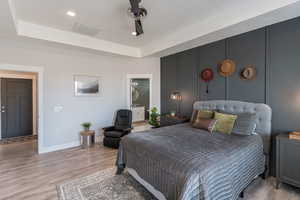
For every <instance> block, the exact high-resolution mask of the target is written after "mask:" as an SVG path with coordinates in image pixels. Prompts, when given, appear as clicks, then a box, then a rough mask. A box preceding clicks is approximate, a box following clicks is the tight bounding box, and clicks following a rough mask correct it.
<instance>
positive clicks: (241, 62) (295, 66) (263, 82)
mask: <svg viewBox="0 0 300 200" xmlns="http://www.w3.org/2000/svg"><path fill="white" fill-rule="evenodd" d="M225 58H229V59H232V60H234V61H235V62H236V65H237V71H236V73H235V74H234V75H232V76H230V77H228V78H224V77H222V76H220V75H219V74H218V72H217V64H218V62H220V61H222V60H223V59H225ZM247 65H253V66H255V67H256V69H257V77H256V79H255V80H251V81H244V80H241V79H240V77H239V73H240V71H241V69H242V68H243V67H245V66H247ZM206 67H211V68H213V70H214V72H215V79H214V80H213V81H212V82H211V83H210V84H209V94H206V84H205V83H204V82H202V81H201V79H200V72H201V71H202V70H203V69H204V68H206ZM174 91H179V92H181V93H182V94H183V102H182V104H181V111H182V114H183V115H186V116H189V115H190V114H191V112H192V109H191V108H192V103H193V102H194V101H196V100H216V99H228V100H241V101H248V102H257V103H267V104H268V105H270V106H271V108H272V110H273V118H272V132H273V135H276V134H277V133H280V132H289V131H292V130H293V131H295V130H298V131H300V123H299V121H300V18H295V19H292V20H289V21H286V22H282V23H278V24H274V25H271V26H268V27H264V28H261V29H258V30H255V31H251V32H248V33H244V34H241V35H237V36H234V37H231V38H227V39H224V40H221V41H218V42H214V43H212V44H208V45H205V46H201V47H197V48H194V49H190V50H187V51H184V52H181V53H177V54H175V55H171V56H167V57H163V58H161V105H162V106H161V109H162V110H161V112H162V113H168V112H169V111H170V110H172V109H173V110H174V109H175V108H176V107H175V104H174V102H172V101H170V99H169V97H170V94H171V93H172V92H174ZM274 148H275V146H274V145H273V150H274ZM273 152H274V151H273ZM273 156H274V155H273Z"/></svg>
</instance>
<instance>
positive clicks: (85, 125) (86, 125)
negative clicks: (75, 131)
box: [81, 122, 92, 131]
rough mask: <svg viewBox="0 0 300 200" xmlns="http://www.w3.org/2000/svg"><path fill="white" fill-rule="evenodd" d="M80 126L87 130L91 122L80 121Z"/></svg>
mask: <svg viewBox="0 0 300 200" xmlns="http://www.w3.org/2000/svg"><path fill="white" fill-rule="evenodd" d="M81 126H82V127H83V129H84V130H85V131H89V130H90V127H91V126H92V124H91V123H90V122H85V123H82V124H81Z"/></svg>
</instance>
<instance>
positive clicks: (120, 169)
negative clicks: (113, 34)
mask: <svg viewBox="0 0 300 200" xmlns="http://www.w3.org/2000/svg"><path fill="white" fill-rule="evenodd" d="M124 169H125V165H124V166H123V165H121V166H118V168H117V172H116V174H117V175H121V174H122V173H123V171H124Z"/></svg>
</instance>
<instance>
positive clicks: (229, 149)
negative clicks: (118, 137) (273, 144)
mask: <svg viewBox="0 0 300 200" xmlns="http://www.w3.org/2000/svg"><path fill="white" fill-rule="evenodd" d="M117 165H118V166H119V167H122V166H126V167H128V168H133V169H135V170H136V172H137V173H138V174H139V176H140V177H142V178H143V179H144V180H145V181H147V182H148V183H150V184H151V185H152V186H153V187H154V188H155V189H157V190H159V191H160V192H162V193H163V194H164V195H165V197H166V198H167V199H168V200H196V199H197V200H223V199H224V200H225V199H226V200H231V199H238V196H239V194H240V193H241V192H242V191H243V189H244V188H245V187H247V185H248V184H249V183H250V182H251V181H252V180H253V179H254V178H255V177H256V176H257V175H259V174H261V173H263V171H264V166H265V158H264V155H263V143H262V139H261V137H260V136H258V135H253V136H238V135H226V134H221V133H214V134H210V133H208V132H206V131H204V130H199V129H195V128H192V127H191V126H190V125H189V124H188V123H187V124H180V125H175V126H169V127H164V128H159V129H153V130H151V131H147V132H139V133H131V134H129V135H128V136H126V137H124V138H123V139H122V142H121V146H120V148H119V152H118V158H117Z"/></svg>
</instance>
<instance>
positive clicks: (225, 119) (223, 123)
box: [213, 112, 237, 134]
mask: <svg viewBox="0 0 300 200" xmlns="http://www.w3.org/2000/svg"><path fill="white" fill-rule="evenodd" d="M214 119H216V120H217V124H216V126H215V128H214V130H213V131H216V132H220V133H227V134H231V131H232V129H233V126H234V122H235V120H236V119H237V115H229V114H224V113H219V112H215V116H214Z"/></svg>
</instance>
